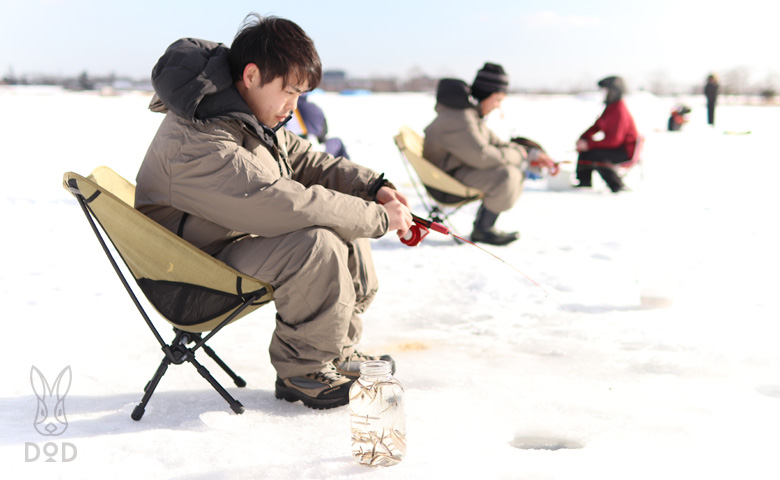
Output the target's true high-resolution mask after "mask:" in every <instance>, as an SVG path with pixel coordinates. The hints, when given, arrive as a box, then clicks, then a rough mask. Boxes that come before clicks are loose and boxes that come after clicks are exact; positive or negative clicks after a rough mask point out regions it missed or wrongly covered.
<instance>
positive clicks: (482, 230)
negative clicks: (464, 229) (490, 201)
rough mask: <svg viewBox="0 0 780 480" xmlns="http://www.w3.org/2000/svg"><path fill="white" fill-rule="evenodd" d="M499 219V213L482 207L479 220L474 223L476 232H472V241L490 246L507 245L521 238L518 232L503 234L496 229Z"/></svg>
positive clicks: (478, 214) (478, 213) (478, 215)
mask: <svg viewBox="0 0 780 480" xmlns="http://www.w3.org/2000/svg"><path fill="white" fill-rule="evenodd" d="M497 219H498V214H497V213H493V212H491V211H490V210H487V209H486V208H485V207H483V206H480V207H479V211H478V212H477V219H476V220H475V221H474V230H473V231H472V232H471V241H472V242H481V243H487V244H490V245H507V244H509V243H512V242H514V241H515V240H517V239H518V238H520V234H519V233H518V232H502V231H501V230H498V229H496V227H495V224H496V220H497Z"/></svg>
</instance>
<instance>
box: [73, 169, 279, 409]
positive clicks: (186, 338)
mask: <svg viewBox="0 0 780 480" xmlns="http://www.w3.org/2000/svg"><path fill="white" fill-rule="evenodd" d="M65 175H66V179H67V180H66V184H65V187H66V189H67V190H69V191H70V193H71V194H73V196H74V197H75V198H76V200H77V201H78V204H79V206H80V207H81V210H82V211H83V213H84V215H85V216H86V218H87V221H88V222H89V224H90V226H91V228H92V231H93V233H94V234H95V236H96V237H97V239H98V242H99V243H100V246H101V247H102V249H103V252H104V253H105V254H106V257H108V260H109V262H110V263H111V266H112V267H113V268H114V271H115V272H116V274H117V276H118V277H119V280H120V281H121V282H122V285H123V286H124V287H125V290H126V291H127V293H128V295H129V296H130V298H131V299H132V301H133V303H134V304H135V306H136V308H137V309H138V312H139V313H140V314H141V316H142V317H143V319H144V321H145V322H146V324H147V325H148V327H149V329H150V330H151V331H152V333H153V334H154V336H155V338H156V339H157V342H158V343H159V344H160V347H161V348H162V351H163V353H164V356H163V359H162V361H161V362H160V364H159V366H158V367H157V370H156V371H155V374H154V376H153V377H152V379H151V380H150V381H149V382H148V383H147V384H146V386H145V387H144V396H143V398H142V400H141V402H140V403H139V404H138V405H136V407H135V408H134V409H133V412H132V413H131V415H130V417H131V418H132V419H133V420H136V421H138V420H141V418H142V417H143V415H144V412H145V409H146V406H147V404H148V403H149V400H150V399H151V397H152V394H153V393H154V391H155V389H156V388H157V385H158V384H159V383H160V380H161V379H162V377H163V375H165V372H166V371H167V369H168V367H169V366H170V365H171V364H173V365H181V364H184V363H187V362H188V363H190V364H192V365H193V366H194V367H195V368H196V370H197V371H198V373H199V374H200V375H201V376H202V377H203V378H204V379H205V380H206V381H208V382H209V384H210V385H211V386H212V387H213V388H214V389H215V390H216V391H217V392H218V393H219V394H220V395H221V396H222V398H224V399H225V401H226V402H227V403H228V405H229V406H230V409H231V410H233V412H235V413H236V414H241V413H243V412H244V410H245V408H244V406H243V405H242V404H241V402H239V401H238V400H236V399H235V398H234V397H233V396H232V395H230V393H229V392H228V391H227V390H225V388H224V387H222V385H221V384H220V383H219V382H218V381H217V380H216V379H215V378H214V377H213V376H212V375H211V373H210V372H209V371H208V369H206V367H204V366H203V365H202V364H201V363H199V362H198V361H197V360H196V359H195V352H196V351H197V350H198V349H200V348H201V347H202V348H203V351H204V352H206V354H207V355H208V356H209V357H211V358H212V359H213V360H214V362H215V363H216V364H217V365H219V366H220V367H221V368H222V370H224V371H225V373H227V374H228V375H229V376H230V377H231V379H232V380H233V382H234V383H235V385H236V386H237V387H245V386H246V382H245V381H244V379H242V378H241V377H240V376H238V375H237V374H236V373H235V372H233V370H231V369H230V367H228V365H227V364H226V363H225V362H224V361H222V359H220V358H219V356H217V354H216V353H215V352H214V350H213V349H212V348H211V347H209V346H208V345H206V342H207V341H208V340H210V339H211V338H212V337H213V336H214V335H215V334H216V333H217V332H219V331H220V330H221V329H222V328H224V327H225V326H226V325H228V324H229V323H231V322H232V321H234V320H236V319H238V318H239V317H240V316H241V314H242V313H243V312H244V311H245V310H246V309H247V308H248V307H249V306H252V305H262V304H265V303H268V302H270V301H271V300H270V298H268V296H269V294H272V290H271V289H270V286H269V288H268V289H266V288H263V289H261V290H258V291H255V292H250V293H248V294H247V295H246V296H245V297H243V301H242V303H241V304H240V305H239V306H238V307H237V308H235V310H233V311H232V312H231V313H230V314H229V315H228V316H227V317H226V318H225V319H224V320H222V321H221V322H219V323H218V324H217V325H216V326H215V327H213V328H212V329H211V330H210V331H209V332H208V334H206V335H205V336H203V335H202V333H203V332H199V331H187V330H185V328H183V327H181V326H174V328H173V330H174V333H175V336H174V338H173V340H172V341H171V342H170V343H166V342H165V340H164V339H163V337H162V336H161V335H160V333H159V331H158V330H157V328H156V327H155V326H154V323H153V322H152V320H151V319H150V317H149V315H148V314H147V313H146V311H145V309H144V307H143V305H142V304H141V302H140V301H139V299H138V296H137V295H136V294H135V292H134V291H133V288H132V287H131V286H130V283H129V282H128V281H127V279H126V277H125V274H124V273H123V272H122V269H121V268H120V266H119V263H118V262H117V259H116V258H115V255H116V256H118V257H119V258H120V259H122V261H123V262H124V263H125V266H127V268H128V269H130V266H129V265H128V264H127V261H125V259H124V258H123V256H122V253H121V252H120V250H119V248H117V245H116V244H115V243H114V241H113V240H112V239H111V237H110V235H109V234H108V233H107V232H106V230H105V229H104V228H103V225H102V224H101V223H100V220H99V218H98V216H97V215H96V214H95V212H94V211H93V210H92V209H91V208H90V203H91V202H92V201H93V200H94V199H95V198H97V197H98V196H99V195H113V194H112V193H111V192H110V191H108V190H106V189H105V188H104V187H102V186H101V185H99V184H98V183H97V182H94V186H96V187H97V188H96V192H95V194H94V195H92V197H90V198H86V197H85V196H84V195H83V194H82V192H81V191H80V189H79V186H78V181H77V179H75V178H68V177H69V175H72V174H71V173H70V172H69V173H66V174H65ZM80 180H86V181H88V182H89V181H90V180H88V179H84V178H83V177H81V179H80ZM117 200H118V201H123V200H121V199H118V198H117ZM130 208H132V206H130ZM138 214H139V215H143V214H142V213H141V212H138ZM149 220H150V221H152V222H153V220H151V219H149ZM98 225H100V229H99V228H98ZM160 228H164V227H162V226H160ZM101 231H102V232H103V233H102V234H101ZM105 238H108V240H109V241H110V242H111V243H112V245H113V246H114V248H115V250H116V254H112V252H111V249H109V246H108V243H107V242H106V240H105ZM181 241H182V242H185V241H184V240H181ZM193 248H194V247H193ZM264 297H266V298H264ZM257 302H260V303H259V304H258V303H257ZM160 316H162V314H160ZM163 318H165V317H164V316H163ZM165 320H166V321H168V322H170V323H173V322H171V321H170V320H169V319H167V318H165ZM190 343H194V345H193V346H191V347H188V346H187V345H188V344H190Z"/></svg>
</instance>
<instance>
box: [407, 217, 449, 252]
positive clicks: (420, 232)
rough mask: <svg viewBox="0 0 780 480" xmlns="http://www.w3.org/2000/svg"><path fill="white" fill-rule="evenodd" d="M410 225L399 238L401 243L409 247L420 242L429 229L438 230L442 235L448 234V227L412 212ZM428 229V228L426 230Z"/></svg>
mask: <svg viewBox="0 0 780 480" xmlns="http://www.w3.org/2000/svg"><path fill="white" fill-rule="evenodd" d="M412 220H413V221H414V223H412V226H411V227H409V230H407V232H406V235H404V236H403V237H402V238H401V243H403V244H404V245H408V246H410V247H416V246H417V245H419V243H420V242H422V239H423V238H425V236H426V235H428V234H429V233H430V230H433V231H435V232H439V233H441V234H444V235H449V233H450V229H449V228H447V227H445V226H444V225H442V224H441V223H437V222H434V221H431V220H426V219H424V218H420V217H418V216H417V215H414V214H412ZM428 229H430V230H428Z"/></svg>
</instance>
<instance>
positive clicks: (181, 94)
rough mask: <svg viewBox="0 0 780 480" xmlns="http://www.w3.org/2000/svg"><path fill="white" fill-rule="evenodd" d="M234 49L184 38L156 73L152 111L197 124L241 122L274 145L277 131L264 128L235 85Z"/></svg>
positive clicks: (153, 82)
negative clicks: (165, 112)
mask: <svg viewBox="0 0 780 480" xmlns="http://www.w3.org/2000/svg"><path fill="white" fill-rule="evenodd" d="M229 53H230V49H229V48H228V47H227V46H225V45H224V44H222V43H216V42H210V41H207V40H199V39H195V38H182V39H180V40H177V41H176V42H174V43H173V44H171V46H169V47H168V49H167V50H166V51H165V53H164V54H163V56H162V57H160V59H159V60H158V61H157V64H156V65H155V66H154V69H153V70H152V86H153V87H154V91H155V97H154V98H153V99H152V104H151V105H150V108H151V109H152V110H154V111H160V112H162V111H165V110H166V109H167V110H170V111H171V112H173V113H175V114H176V115H178V116H180V117H182V118H184V119H187V120H189V121H192V122H195V123H210V122H214V121H217V120H228V119H237V120H241V121H243V122H244V123H245V124H246V125H247V126H249V127H250V128H251V129H252V130H253V131H254V132H255V133H257V135H258V136H260V137H261V138H264V139H265V140H266V141H267V143H269V144H271V145H273V140H272V137H273V136H274V131H273V130H272V129H270V128H269V127H267V126H266V125H262V124H261V123H260V122H259V121H258V120H257V118H256V117H255V116H254V114H253V113H252V110H251V109H250V108H249V105H247V104H246V102H245V101H244V99H243V98H242V97H241V94H240V93H238V90H237V89H236V87H235V86H234V85H233V79H232V77H231V75H230V62H229V59H228V58H229Z"/></svg>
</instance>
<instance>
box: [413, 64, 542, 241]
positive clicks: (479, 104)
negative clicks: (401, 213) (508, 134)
mask: <svg viewBox="0 0 780 480" xmlns="http://www.w3.org/2000/svg"><path fill="white" fill-rule="evenodd" d="M508 87H509V77H508V76H507V75H506V73H505V72H504V69H503V68H502V67H501V65H497V64H495V63H485V65H484V67H482V69H480V70H479V72H478V73H477V76H476V77H475V78H474V82H473V83H472V85H471V86H470V87H469V86H468V85H467V84H466V83H465V82H463V81H462V80H457V79H449V78H445V79H442V80H441V81H440V82H439V85H438V87H437V89H436V113H437V116H436V118H435V119H434V120H433V122H432V123H431V124H430V125H428V127H426V128H425V141H424V142H423V156H424V157H425V158H426V159H428V160H429V161H431V162H432V163H434V164H436V165H437V166H438V167H439V168H441V169H442V170H444V171H445V172H447V173H449V174H450V175H451V176H453V177H455V178H456V179H458V180H460V181H461V182H462V183H463V184H465V185H469V186H471V187H475V188H478V189H480V190H482V191H483V192H485V198H484V200H483V202H482V205H481V206H480V208H479V211H478V212H477V218H476V220H475V221H474V229H473V230H472V233H471V239H472V240H473V241H475V242H483V243H488V244H492V245H506V244H508V243H511V242H514V241H515V240H517V239H518V238H519V234H518V233H517V232H503V231H501V230H498V229H497V228H496V227H495V223H496V219H497V218H498V215H499V214H500V213H501V212H504V211H506V210H509V209H510V208H512V206H513V205H514V204H515V202H516V201H517V199H518V198H519V197H520V194H521V193H522V191H523V180H524V178H525V171H526V169H527V168H528V165H529V164H530V162H531V161H537V162H539V163H540V164H541V165H542V166H545V167H552V166H553V165H554V164H553V162H552V160H550V159H549V157H547V155H546V154H545V153H544V152H543V151H541V150H540V149H531V150H529V151H528V152H527V151H526V150H525V149H524V148H523V147H522V146H520V145H519V144H517V143H514V142H507V141H504V140H501V139H500V138H499V137H498V136H497V135H496V134H495V133H493V131H491V130H490V129H489V128H488V127H487V125H486V124H485V120H484V118H485V116H486V115H487V114H489V113H490V112H492V111H493V110H495V109H497V108H499V107H500V106H501V102H502V101H503V100H504V98H505V97H506V94H507V90H508ZM472 99H473V100H472ZM529 154H530V155H529Z"/></svg>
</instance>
